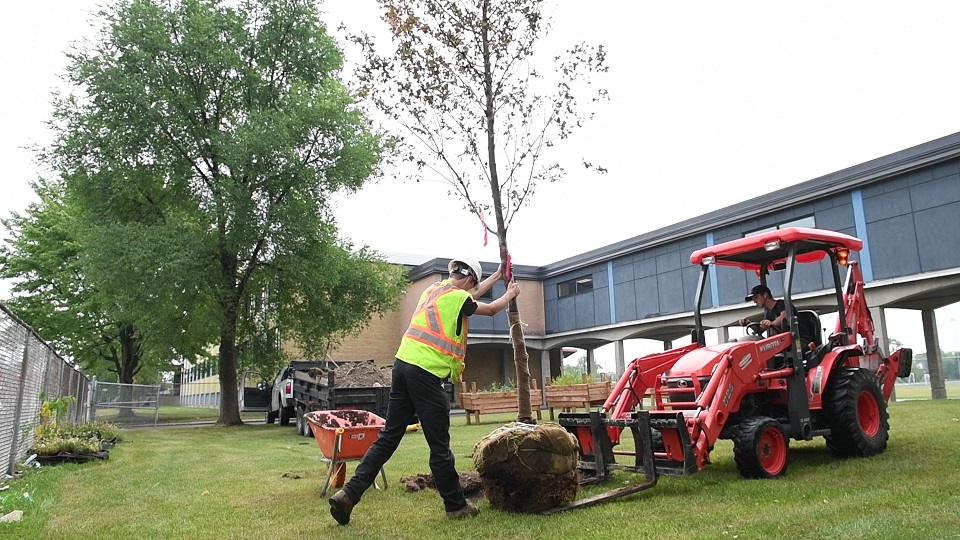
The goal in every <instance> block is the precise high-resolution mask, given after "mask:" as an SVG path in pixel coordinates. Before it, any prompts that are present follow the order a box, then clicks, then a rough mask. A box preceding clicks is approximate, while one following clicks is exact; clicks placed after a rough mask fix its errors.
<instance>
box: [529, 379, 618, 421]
mask: <svg viewBox="0 0 960 540" xmlns="http://www.w3.org/2000/svg"><path fill="white" fill-rule="evenodd" d="M582 380H583V382H581V383H577V384H549V381H547V382H548V384H547V386H546V387H545V388H544V390H546V392H547V408H548V409H549V410H550V419H551V420H553V417H554V413H553V409H555V408H558V409H560V410H561V411H569V410H574V409H576V408H578V407H583V408H584V409H586V410H590V407H592V406H593V405H603V402H604V401H606V400H607V398H608V397H609V396H610V391H611V389H612V388H613V383H612V382H611V381H608V380H600V381H598V382H587V376H586V374H584V375H582Z"/></svg>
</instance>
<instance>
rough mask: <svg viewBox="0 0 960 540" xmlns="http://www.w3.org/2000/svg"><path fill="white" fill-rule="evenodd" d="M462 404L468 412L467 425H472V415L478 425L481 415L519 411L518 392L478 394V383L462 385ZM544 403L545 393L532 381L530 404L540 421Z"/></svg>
mask: <svg viewBox="0 0 960 540" xmlns="http://www.w3.org/2000/svg"><path fill="white" fill-rule="evenodd" d="M461 384H462V385H463V386H461V391H460V404H461V405H463V410H464V411H465V412H466V416H467V424H468V425H469V424H470V414H471V413H472V414H474V415H476V420H477V424H479V423H480V413H484V414H493V413H504V412H516V411H517V391H516V390H512V391H510V392H478V391H477V383H475V382H474V383H470V390H469V391H468V390H467V383H461ZM541 403H543V391H542V390H540V389H539V388H537V381H536V380H533V379H531V380H530V404H531V406H532V408H533V410H534V411H535V412H536V413H537V419H540V404H541Z"/></svg>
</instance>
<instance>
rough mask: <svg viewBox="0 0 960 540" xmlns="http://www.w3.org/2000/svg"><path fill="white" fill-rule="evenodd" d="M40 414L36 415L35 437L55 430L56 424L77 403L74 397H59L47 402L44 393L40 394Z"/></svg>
mask: <svg viewBox="0 0 960 540" xmlns="http://www.w3.org/2000/svg"><path fill="white" fill-rule="evenodd" d="M40 401H41V402H42V403H41V404H40V412H39V413H37V416H38V417H39V418H38V421H37V427H36V428H35V430H34V433H35V434H36V436H37V437H43V436H45V435H48V434H49V433H51V432H53V431H54V430H56V429H57V422H59V421H60V420H62V419H63V417H64V416H66V414H67V411H69V410H70V406H71V405H73V404H74V403H76V402H77V398H76V397H74V396H60V397H58V398H57V399H52V400H48V399H47V393H46V392H40Z"/></svg>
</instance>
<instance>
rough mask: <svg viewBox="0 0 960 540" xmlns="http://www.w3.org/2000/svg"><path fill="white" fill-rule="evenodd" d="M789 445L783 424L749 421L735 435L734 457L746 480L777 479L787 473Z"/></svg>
mask: <svg viewBox="0 0 960 540" xmlns="http://www.w3.org/2000/svg"><path fill="white" fill-rule="evenodd" d="M789 449H790V443H789V440H788V439H787V437H786V435H784V433H783V428H782V427H780V422H777V421H776V420H774V419H773V418H770V417H767V416H754V417H751V418H747V419H746V420H744V421H743V422H741V423H740V425H738V426H737V428H736V429H735V430H734V433H733V457H734V461H736V462H737V469H739V471H740V475H741V476H743V477H744V478H776V477H778V476H780V475H782V474H783V473H785V472H786V471H787V455H788V453H789Z"/></svg>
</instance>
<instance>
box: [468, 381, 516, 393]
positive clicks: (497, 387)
mask: <svg viewBox="0 0 960 540" xmlns="http://www.w3.org/2000/svg"><path fill="white" fill-rule="evenodd" d="M516 389H517V382H516V381H514V380H513V379H507V382H505V383H498V382H492V383H490V384H489V385H487V386H485V387H483V388H480V389H478V390H477V392H513V391H514V390H516Z"/></svg>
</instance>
